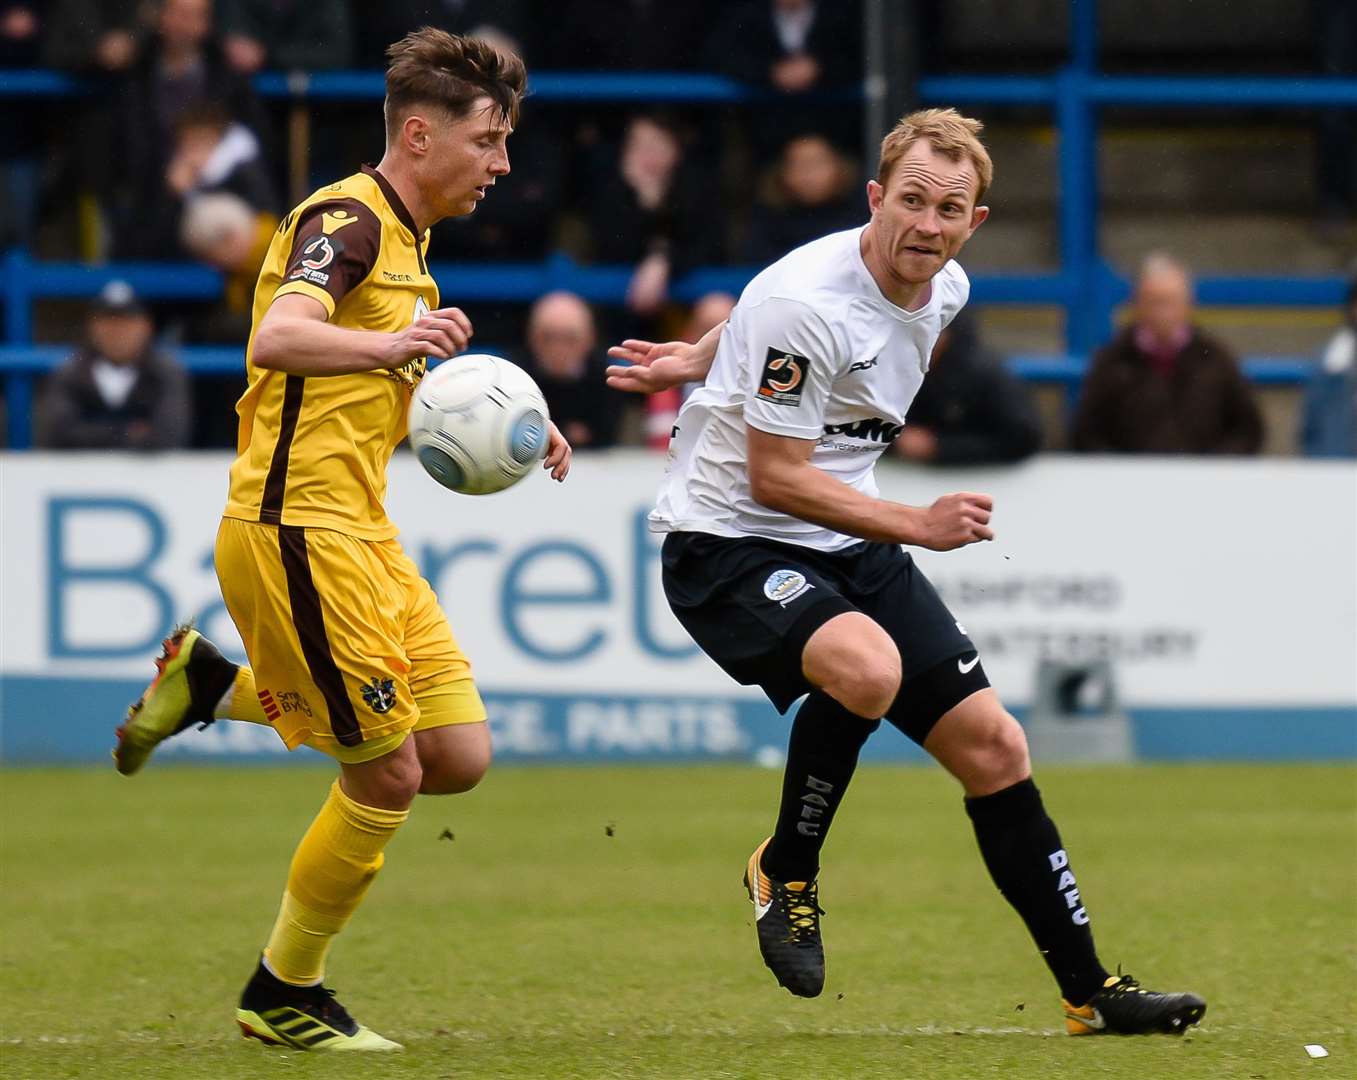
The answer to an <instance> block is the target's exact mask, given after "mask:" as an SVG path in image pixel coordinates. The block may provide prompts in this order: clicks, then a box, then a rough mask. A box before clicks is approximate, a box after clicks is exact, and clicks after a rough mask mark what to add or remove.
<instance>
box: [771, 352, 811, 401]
mask: <svg viewBox="0 0 1357 1080" xmlns="http://www.w3.org/2000/svg"><path fill="white" fill-rule="evenodd" d="M809 374H810V359H809V358H808V357H805V356H797V355H796V353H792V352H787V351H786V350H785V349H769V350H768V356H767V357H766V358H765V359H764V361H763V374H762V375H760V376H759V391H758V393H759V397H761V398H763V400H764V401H771V402H773V403H774V404H777V405H794V406H796V405H800V404H801V391H802V390H803V389H805V386H806V377H807V376H808V375H809Z"/></svg>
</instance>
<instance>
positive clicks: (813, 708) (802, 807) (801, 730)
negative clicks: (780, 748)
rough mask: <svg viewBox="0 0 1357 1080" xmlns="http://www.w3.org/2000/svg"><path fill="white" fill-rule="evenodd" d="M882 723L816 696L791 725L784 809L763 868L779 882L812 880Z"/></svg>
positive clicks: (825, 695)
mask: <svg viewBox="0 0 1357 1080" xmlns="http://www.w3.org/2000/svg"><path fill="white" fill-rule="evenodd" d="M880 723H881V721H879V720H864V719H863V718H862V717H860V716H858V715H857V714H856V713H851V712H849V711H848V710H847V709H845V708H844V707H843V706H842V705H840V704H839V703H838V702H837V701H835V700H834V699H833V698H832V697H830V696H829V695H828V694H825V693H822V692H821V691H819V690H816V691H813V692H812V693H811V695H810V697H808V698H806V700H805V701H804V702H802V703H801V708H800V709H798V710H797V712H796V719H795V720H794V721H793V722H792V734H791V739H790V742H789V744H788V746H787V770H786V772H785V774H784V775H783V779H782V805H781V808H780V809H779V810H778V816H777V828H776V830H774V832H773V839H772V842H771V843H769V845H768V846H767V847H766V848H765V849H764V852H763V869H764V872H765V873H767V874H768V875H769V876H770V877H772V878H773V879H774V880H776V881H814V880H815V875H816V874H817V873H819V870H820V848H821V847H823V846H824V842H825V835H826V834H827V833H828V832H829V826H830V823H831V822H832V821H833V820H834V811H835V810H837V809H838V808H839V802H840V800H842V798H843V793H844V791H845V790H846V789H847V787H848V781H849V780H851V779H852V778H853V770H854V769H856V768H857V765H858V751H860V750H861V749H862V744H863V743H865V742H866V741H867V737H868V736H869V735H871V733H872V732H873V731H875V730H876V729H877V727H878V726H879V725H880Z"/></svg>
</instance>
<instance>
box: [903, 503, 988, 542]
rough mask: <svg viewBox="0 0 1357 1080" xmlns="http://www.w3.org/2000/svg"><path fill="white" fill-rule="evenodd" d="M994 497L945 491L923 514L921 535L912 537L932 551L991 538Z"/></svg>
mask: <svg viewBox="0 0 1357 1080" xmlns="http://www.w3.org/2000/svg"><path fill="white" fill-rule="evenodd" d="M993 511H994V500H993V499H992V498H990V497H989V496H988V495H979V494H976V493H975V492H972V491H960V492H957V493H955V494H953V495H944V496H943V497H942V498H941V499H939V500H938V501H937V502H935V503H934V504H933V505H932V506H930V507H929V508H928V509H927V510H925V511H924V515H923V523H922V524H923V527H922V535H921V536H920V537H919V539H918V540H917V541H915V542H916V543H917V544H918V545H919V546H920V547H926V548H929V549H930V550H932V551H951V550H953V549H954V548H959V547H965V546H966V545H967V544H974V543H976V542H977V541H980V540H993V539H994V530H993V529H991V528H990V527H989V519H990V514H991V513H993Z"/></svg>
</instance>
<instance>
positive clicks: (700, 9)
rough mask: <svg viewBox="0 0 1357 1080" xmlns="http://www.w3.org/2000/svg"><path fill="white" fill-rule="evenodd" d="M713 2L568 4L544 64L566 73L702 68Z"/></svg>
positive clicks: (592, 0)
mask: <svg viewBox="0 0 1357 1080" xmlns="http://www.w3.org/2000/svg"><path fill="white" fill-rule="evenodd" d="M714 6H715V5H714V2H713V0H682V2H681V3H674V2H673V0H570V2H569V3H568V4H562V5H560V6H559V8H558V9H557V14H555V15H554V16H553V19H552V22H553V26H552V30H551V33H550V35H548V36H547V37H546V38H545V39H544V41H543V43H542V48H543V51H544V55H543V58H542V61H541V63H543V64H546V65H549V66H551V67H553V68H560V69H563V70H566V71H683V70H687V69H690V68H693V67H697V66H699V64H700V62H701V59H702V46H703V39H704V37H705V36H706V32H707V30H708V27H709V26H710V20H711V13H712V9H713V8H714Z"/></svg>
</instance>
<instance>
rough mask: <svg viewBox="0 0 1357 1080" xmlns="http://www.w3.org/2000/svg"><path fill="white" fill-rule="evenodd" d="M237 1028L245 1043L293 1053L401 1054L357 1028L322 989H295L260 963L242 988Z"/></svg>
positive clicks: (332, 994) (388, 1042) (395, 1047)
mask: <svg viewBox="0 0 1357 1080" xmlns="http://www.w3.org/2000/svg"><path fill="white" fill-rule="evenodd" d="M236 1023H237V1024H239V1025H240V1033H241V1034H242V1035H243V1036H245V1038H247V1039H258V1040H259V1041H260V1042H262V1043H264V1044H265V1045H266V1046H287V1047H291V1048H292V1049H293V1050H359V1051H361V1050H367V1051H375V1052H378V1053H391V1052H393V1051H396V1050H403V1049H404V1047H403V1046H401V1044H400V1043H398V1042H392V1041H391V1040H390V1039H386V1038H383V1037H382V1036H381V1035H378V1034H377V1033H376V1032H375V1031H371V1030H369V1029H368V1028H365V1027H363V1026H362V1025H361V1024H359V1023H356V1022H355V1021H354V1019H353V1017H352V1016H350V1015H349V1013H348V1010H347V1009H345V1008H344V1006H343V1005H341V1004H340V1003H339V1002H338V1001H337V1000H336V999H335V992H334V991H333V990H330V989H328V988H327V987H325V986H321V985H316V986H293V985H292V984H291V983H285V982H283V980H282V979H279V978H277V977H275V976H274V974H273V973H272V972H270V971H269V970H268V968H266V967H265V966H264V965H263V963H262V962H261V963H260V964H259V966H258V967H256V968H255V971H254V975H253V976H252V977H251V978H250V981H249V982H248V983H246V984H245V990H244V992H243V993H242V994H241V995H240V1008H238V1009H237V1010H236Z"/></svg>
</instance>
